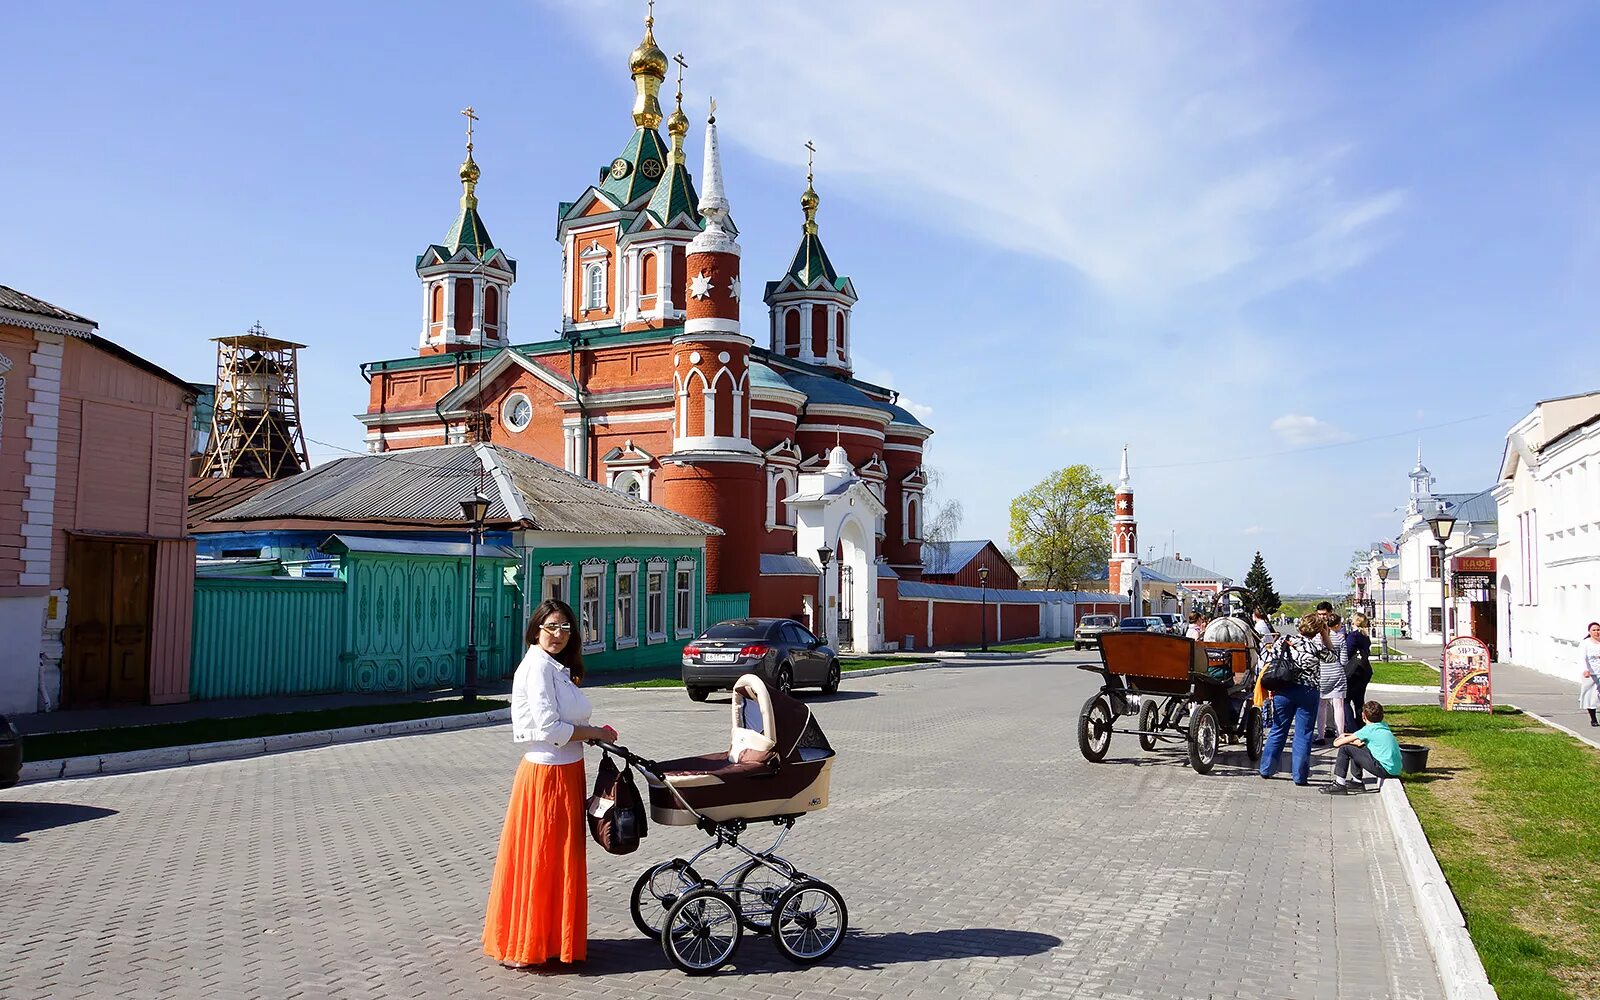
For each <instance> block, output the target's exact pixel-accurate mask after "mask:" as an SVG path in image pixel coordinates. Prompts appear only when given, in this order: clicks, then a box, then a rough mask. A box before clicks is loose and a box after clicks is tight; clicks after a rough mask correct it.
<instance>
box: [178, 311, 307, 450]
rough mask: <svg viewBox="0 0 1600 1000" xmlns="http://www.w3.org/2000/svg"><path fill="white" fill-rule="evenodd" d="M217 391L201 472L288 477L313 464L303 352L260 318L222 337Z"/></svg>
mask: <svg viewBox="0 0 1600 1000" xmlns="http://www.w3.org/2000/svg"><path fill="white" fill-rule="evenodd" d="M213 342H214V343H215V344H216V345H217V393H216V404H215V406H216V408H215V410H214V412H213V414H212V418H211V440H210V441H209V442H208V444H207V448H206V458H205V464H204V466H202V467H201V470H200V475H202V476H206V477H213V478H235V477H238V478H247V479H282V478H284V477H285V476H292V475H294V474H295V473H298V472H303V471H305V470H306V469H308V468H310V467H311V461H310V459H309V458H308V457H307V455H306V441H305V437H304V436H303V434H302V433H301V430H300V376H299V351H300V350H301V349H302V348H303V347H305V346H306V345H304V344H295V343H291V342H290V341H287V340H277V339H275V338H273V337H269V336H267V335H266V331H265V330H264V329H262V328H261V324H260V323H257V324H256V325H255V326H252V327H251V328H250V329H249V331H248V332H246V333H244V334H243V335H240V336H236V337H216V338H214V340H213Z"/></svg>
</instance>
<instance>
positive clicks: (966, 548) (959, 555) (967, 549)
mask: <svg viewBox="0 0 1600 1000" xmlns="http://www.w3.org/2000/svg"><path fill="white" fill-rule="evenodd" d="M988 544H989V539H987V538H974V539H968V540H966V541H959V542H937V543H926V544H924V545H923V546H922V572H923V573H931V574H933V575H934V576H953V575H954V574H956V573H959V572H961V571H962V570H963V569H964V568H966V565H967V563H969V562H971V561H972V560H973V559H975V558H976V557H977V555H978V553H979V552H982V551H983V547H984V546H985V545H988Z"/></svg>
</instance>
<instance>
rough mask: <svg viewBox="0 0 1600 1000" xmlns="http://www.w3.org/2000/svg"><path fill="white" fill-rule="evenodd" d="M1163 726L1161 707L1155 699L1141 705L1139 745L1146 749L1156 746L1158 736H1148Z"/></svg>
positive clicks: (1152, 748)
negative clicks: (1147, 734)
mask: <svg viewBox="0 0 1600 1000" xmlns="http://www.w3.org/2000/svg"><path fill="white" fill-rule="evenodd" d="M1160 728H1161V707H1160V706H1159V705H1157V704H1156V703H1155V702H1153V701H1146V702H1145V703H1144V704H1143V705H1140V706H1139V730H1140V732H1139V746H1141V747H1143V748H1144V749H1146V750H1154V749H1155V748H1156V738H1155V737H1154V736H1146V735H1144V734H1145V733H1153V732H1155V731H1156V730H1157V729H1160Z"/></svg>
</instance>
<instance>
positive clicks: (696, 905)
mask: <svg viewBox="0 0 1600 1000" xmlns="http://www.w3.org/2000/svg"><path fill="white" fill-rule="evenodd" d="M743 933H744V928H743V927H741V926H740V924H739V907H738V906H737V905H735V904H734V902H733V900H732V899H729V898H728V894H727V893H725V892H722V891H721V890H719V889H713V888H711V887H710V886H701V887H700V888H698V889H691V890H689V891H688V892H686V893H684V895H683V897H682V898H681V899H679V900H678V901H677V902H676V903H674V904H672V909H670V910H668V911H667V919H666V923H665V924H663V925H662V933H661V950H662V951H664V952H666V953H667V961H669V962H671V963H672V964H673V965H675V966H677V967H678V969H679V970H681V971H683V972H687V973H688V974H689V975H691V976H709V975H710V974H711V973H713V972H716V971H717V970H718V969H720V968H722V967H723V966H724V965H726V964H727V963H728V959H730V958H732V957H733V953H734V952H735V951H737V950H738V948H739V937H740V935H741V934H743Z"/></svg>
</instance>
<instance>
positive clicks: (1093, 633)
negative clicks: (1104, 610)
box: [1072, 615, 1117, 649]
mask: <svg viewBox="0 0 1600 1000" xmlns="http://www.w3.org/2000/svg"><path fill="white" fill-rule="evenodd" d="M1116 627H1117V616H1116V615H1084V616H1083V621H1081V622H1079V623H1078V627H1077V628H1075V629H1073V630H1072V648H1073V649H1082V648H1083V647H1085V646H1088V647H1090V648H1091V649H1093V648H1095V647H1098V646H1099V645H1100V633H1101V632H1111V631H1114V630H1115V629H1116Z"/></svg>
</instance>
